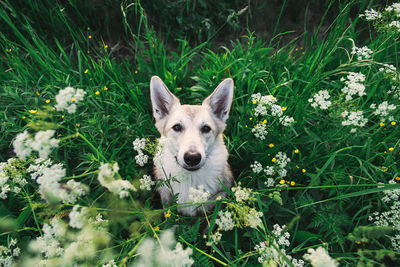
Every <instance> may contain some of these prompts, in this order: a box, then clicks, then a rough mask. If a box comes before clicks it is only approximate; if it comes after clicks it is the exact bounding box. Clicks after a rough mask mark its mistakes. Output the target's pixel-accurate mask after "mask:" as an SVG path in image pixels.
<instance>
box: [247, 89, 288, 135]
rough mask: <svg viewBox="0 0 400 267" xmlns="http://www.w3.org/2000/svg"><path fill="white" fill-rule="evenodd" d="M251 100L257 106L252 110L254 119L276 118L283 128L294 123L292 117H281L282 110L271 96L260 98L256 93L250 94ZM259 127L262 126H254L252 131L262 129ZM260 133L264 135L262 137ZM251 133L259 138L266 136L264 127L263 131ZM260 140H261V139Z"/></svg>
mask: <svg viewBox="0 0 400 267" xmlns="http://www.w3.org/2000/svg"><path fill="white" fill-rule="evenodd" d="M251 98H252V102H253V103H255V104H257V106H256V108H255V109H254V116H256V117H259V116H272V117H277V118H278V121H279V123H280V124H282V125H283V126H289V125H290V124H292V123H293V122H294V119H293V118H292V117H289V116H286V115H283V108H282V107H281V106H280V105H278V104H277V100H276V98H275V97H273V96H272V95H265V96H262V95H261V94H260V93H257V94H252V95H251ZM261 125H263V124H260V123H259V124H257V125H256V126H257V127H256V128H254V129H257V128H259V127H262V126H261ZM254 129H253V130H254ZM260 132H261V133H263V132H265V134H264V135H262V134H260ZM253 133H254V134H256V133H257V134H258V135H259V136H261V137H262V136H265V135H266V134H267V133H266V130H265V125H264V129H262V130H260V129H258V130H254V131H253ZM256 137H257V136H256ZM257 138H260V137H257ZM260 139H261V138H260ZM264 139H265V138H264ZM261 140H263V139H261Z"/></svg>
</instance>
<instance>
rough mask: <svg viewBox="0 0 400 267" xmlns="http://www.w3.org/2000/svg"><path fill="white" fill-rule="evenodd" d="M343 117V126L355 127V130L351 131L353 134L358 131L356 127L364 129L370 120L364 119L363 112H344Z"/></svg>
mask: <svg viewBox="0 0 400 267" xmlns="http://www.w3.org/2000/svg"><path fill="white" fill-rule="evenodd" d="M341 116H342V117H343V118H345V120H344V121H342V125H343V126H350V125H351V126H353V128H352V129H351V130H350V132H351V133H355V132H356V131H357V128H354V127H364V126H365V124H367V122H368V120H367V119H366V118H364V115H363V111H362V110H360V111H351V112H348V111H343V112H342V114H341Z"/></svg>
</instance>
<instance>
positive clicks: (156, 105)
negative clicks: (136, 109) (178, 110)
mask: <svg viewBox="0 0 400 267" xmlns="http://www.w3.org/2000/svg"><path fill="white" fill-rule="evenodd" d="M150 97H151V104H152V106H153V116H154V118H155V119H156V120H160V119H162V118H164V117H165V116H167V115H168V114H169V112H170V110H171V108H172V107H173V106H174V105H176V104H180V102H179V99H178V98H177V97H176V96H174V94H172V93H171V91H169V90H168V88H167V86H166V85H165V84H164V82H163V81H162V80H161V79H160V77H158V76H153V77H151V80H150Z"/></svg>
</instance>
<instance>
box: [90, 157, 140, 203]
mask: <svg viewBox="0 0 400 267" xmlns="http://www.w3.org/2000/svg"><path fill="white" fill-rule="evenodd" d="M118 171H119V167H118V163H117V162H115V163H114V164H113V165H112V166H111V165H110V164H108V163H102V164H101V165H100V167H99V174H98V175H97V179H98V180H99V182H100V184H101V185H102V186H104V187H105V188H107V189H108V190H109V191H110V192H111V193H113V194H118V195H119V197H120V198H124V197H128V196H129V190H131V191H137V190H136V188H135V187H134V186H133V185H132V184H131V183H130V182H129V181H126V180H122V179H118V177H117V176H118V175H117V174H118Z"/></svg>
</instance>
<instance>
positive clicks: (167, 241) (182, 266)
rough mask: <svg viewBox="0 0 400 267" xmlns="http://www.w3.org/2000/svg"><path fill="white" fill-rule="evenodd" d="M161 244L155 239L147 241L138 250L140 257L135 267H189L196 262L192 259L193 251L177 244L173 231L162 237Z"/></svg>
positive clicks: (163, 234)
mask: <svg viewBox="0 0 400 267" xmlns="http://www.w3.org/2000/svg"><path fill="white" fill-rule="evenodd" d="M160 243H161V246H160V245H159V243H158V242H156V241H154V240H153V239H145V240H144V241H143V242H142V243H141V244H140V246H139V248H138V250H137V252H138V254H139V256H138V257H137V260H136V261H135V262H134V264H133V266H134V267H147V266H164V267H187V266H192V265H193V263H194V261H193V260H192V259H191V258H190V255H192V253H193V251H192V249H191V248H186V249H183V247H182V244H181V243H176V241H175V239H174V234H173V232H172V231H171V230H166V231H165V232H163V233H162V234H161V235H160ZM175 244H176V245H175Z"/></svg>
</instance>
